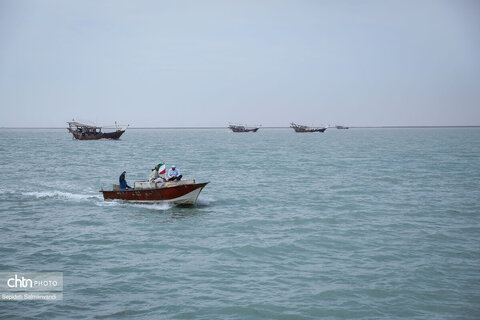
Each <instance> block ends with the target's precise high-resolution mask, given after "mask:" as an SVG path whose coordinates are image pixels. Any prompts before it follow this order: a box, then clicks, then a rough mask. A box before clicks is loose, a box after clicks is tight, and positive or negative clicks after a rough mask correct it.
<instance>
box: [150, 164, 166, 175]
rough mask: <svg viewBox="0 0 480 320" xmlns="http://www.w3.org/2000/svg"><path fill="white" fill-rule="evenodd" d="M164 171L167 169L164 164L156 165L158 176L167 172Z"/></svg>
mask: <svg viewBox="0 0 480 320" xmlns="http://www.w3.org/2000/svg"><path fill="white" fill-rule="evenodd" d="M166 169H167V167H166V166H165V164H164V163H159V164H158V174H164V173H165V172H167V171H166ZM153 170H155V168H154V169H152V171H153Z"/></svg>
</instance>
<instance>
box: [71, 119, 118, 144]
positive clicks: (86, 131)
mask: <svg viewBox="0 0 480 320" xmlns="http://www.w3.org/2000/svg"><path fill="white" fill-rule="evenodd" d="M67 123H68V128H67V130H68V131H69V132H70V133H71V134H72V135H73V137H74V138H75V139H78V140H98V139H118V138H120V136H121V135H122V134H123V133H124V132H125V130H127V127H128V125H126V126H123V127H122V128H120V129H119V128H118V126H117V125H115V128H114V129H115V131H112V132H103V131H102V129H105V128H107V127H97V126H91V125H88V124H84V123H80V122H76V121H74V120H72V121H69V122H67Z"/></svg>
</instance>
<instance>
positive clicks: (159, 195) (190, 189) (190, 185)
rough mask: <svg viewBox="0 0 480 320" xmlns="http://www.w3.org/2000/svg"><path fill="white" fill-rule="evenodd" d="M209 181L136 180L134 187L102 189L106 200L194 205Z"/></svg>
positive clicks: (116, 186)
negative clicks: (157, 181) (156, 181)
mask: <svg viewBox="0 0 480 320" xmlns="http://www.w3.org/2000/svg"><path fill="white" fill-rule="evenodd" d="M207 184H208V182H203V183H195V180H193V179H192V180H180V181H168V182H159V183H155V182H149V181H135V182H134V188H133V189H120V187H119V185H118V184H114V185H113V190H103V188H102V190H100V192H102V193H103V199H104V200H105V201H112V200H123V201H128V202H137V203H162V202H167V203H168V202H170V203H174V204H184V205H192V204H195V202H196V201H197V198H198V196H199V195H200V192H201V191H202V189H203V188H204V187H205V186H206V185H207Z"/></svg>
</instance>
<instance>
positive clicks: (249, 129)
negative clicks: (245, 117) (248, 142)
mask: <svg viewBox="0 0 480 320" xmlns="http://www.w3.org/2000/svg"><path fill="white" fill-rule="evenodd" d="M228 127H229V128H230V130H232V131H233V132H257V131H258V129H259V127H246V126H242V125H233V124H231V125H229V126H228Z"/></svg>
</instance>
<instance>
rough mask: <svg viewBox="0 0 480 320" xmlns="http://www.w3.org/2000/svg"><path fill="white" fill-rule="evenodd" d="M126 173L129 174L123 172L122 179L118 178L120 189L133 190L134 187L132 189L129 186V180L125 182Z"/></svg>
mask: <svg viewBox="0 0 480 320" xmlns="http://www.w3.org/2000/svg"><path fill="white" fill-rule="evenodd" d="M126 173H127V171H123V172H122V174H121V175H120V177H119V178H118V183H119V184H120V189H132V187H130V186H129V185H128V184H127V180H125V174H126Z"/></svg>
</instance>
